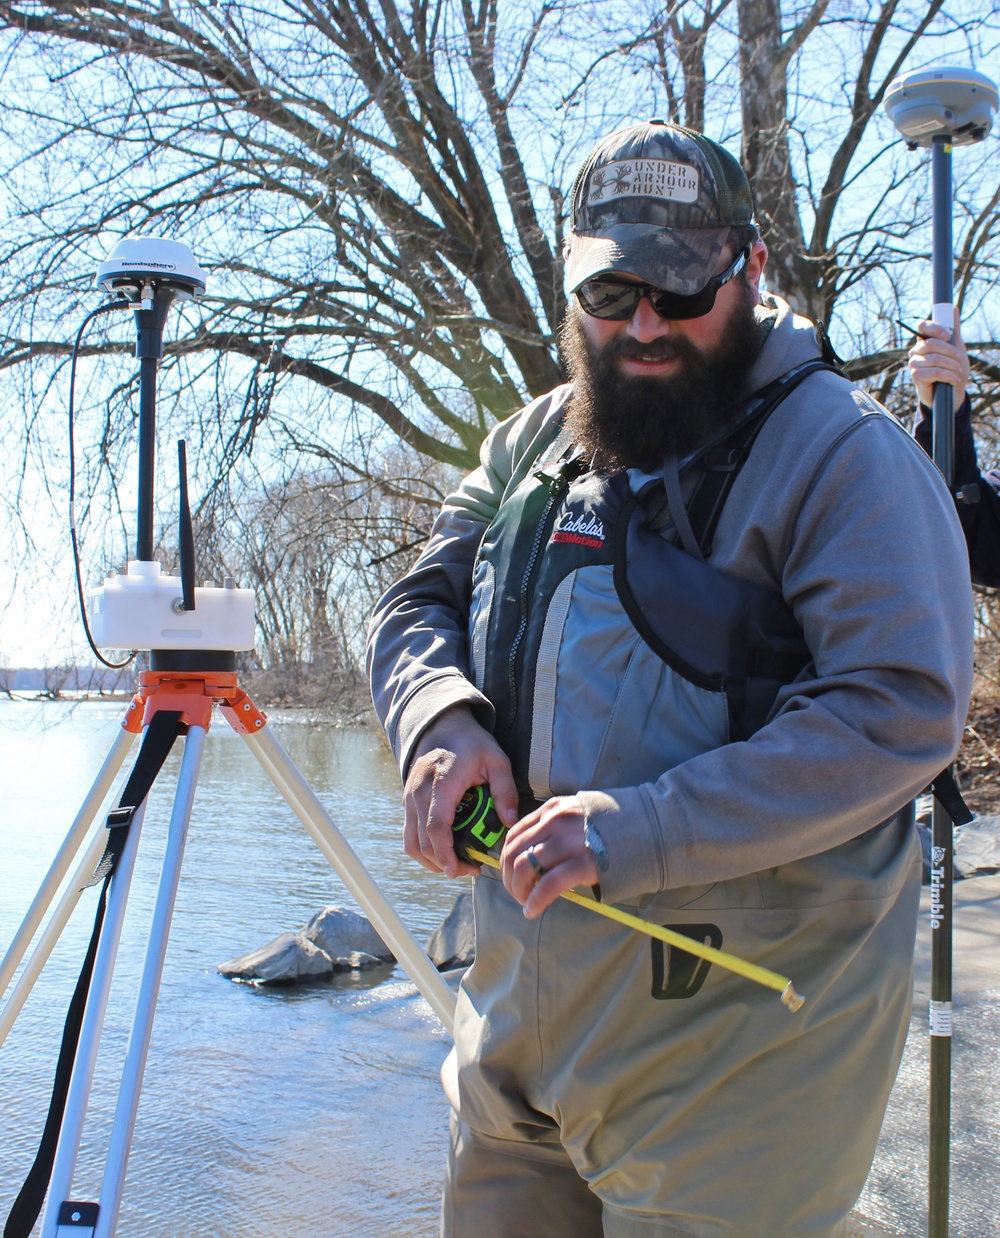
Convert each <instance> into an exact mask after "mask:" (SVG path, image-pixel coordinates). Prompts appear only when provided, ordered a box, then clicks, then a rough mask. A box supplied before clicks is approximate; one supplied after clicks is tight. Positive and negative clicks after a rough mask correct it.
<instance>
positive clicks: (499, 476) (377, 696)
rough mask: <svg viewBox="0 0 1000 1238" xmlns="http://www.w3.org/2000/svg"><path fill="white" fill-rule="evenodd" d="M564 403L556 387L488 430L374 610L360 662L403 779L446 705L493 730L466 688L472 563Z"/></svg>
mask: <svg viewBox="0 0 1000 1238" xmlns="http://www.w3.org/2000/svg"><path fill="white" fill-rule="evenodd" d="M565 394H566V389H565V388H558V389H557V390H556V391H555V392H551V393H549V395H547V396H543V397H541V398H540V399H538V400H535V401H534V402H533V403H532V404H529V405H528V406H527V407H526V408H524V409H522V410H521V411H520V412H519V413H516V414H515V415H514V416H513V417H510V418H508V419H507V420H506V421H504V422H502V423H501V424H500V425H498V426H496V427H495V428H494V430H493V431H492V432H491V433H490V434H489V435H488V436H487V438H486V440H485V442H484V443H483V446H482V449H481V451H480V465H479V468H477V469H475V470H473V472H471V473H470V474H469V475H468V476H467V477H466V478H465V479H464V480H463V481H462V482H461V483H460V485H459V486H458V487H457V489H456V490H455V491H454V492H453V493H452V494H450V495H449V496H448V498H447V499H446V500H445V502H444V505H443V506H442V508H441V511H440V512H439V513H438V517H437V519H436V520H435V522H434V526H433V528H432V530H431V535H430V538H429V540H428V542H427V545H426V547H425V548H424V551H423V553H422V554H421V555H420V558H419V559H418V560H417V561H416V563H415V564H414V565H413V567H412V568H411V570H410V571H409V572H408V573H407V574H406V575H405V576H404V577H403V578H402V579H401V580H398V581H397V582H396V583H395V584H394V585H393V586H392V587H391V588H390V589H388V590H387V591H386V593H385V594H384V595H383V596H382V597H381V598H380V599H379V602H378V604H377V606H376V607H375V611H374V613H373V615H372V618H371V622H370V624H369V628H368V644H367V655H366V663H367V669H368V676H369V681H370V683H371V689H372V700H373V702H374V705H375V712H376V713H377V714H378V717H379V721H380V722H381V723H382V725H383V727H385V731H386V735H387V736H388V739H389V743H390V745H391V746H392V750H393V753H394V754H395V757H396V761H397V763H398V765H399V768H400V771H401V773H402V774H403V776H404V778H405V776H406V770H407V768H408V766H409V763H410V759H411V757H412V754H413V750H414V748H415V746H416V744H417V741H418V740H419V738H420V736H421V734H422V733H423V732H424V731H425V730H426V729H427V727H428V726H429V725H430V724H431V723H432V722H433V721H434V719H435V718H437V717H439V716H440V715H441V714H442V713H444V711H445V710H447V709H449V708H451V707H452V706H455V705H467V706H469V708H470V709H471V710H472V711H473V714H474V715H475V716H476V719H477V721H478V722H480V723H481V725H482V726H484V727H485V728H486V729H487V730H490V729H492V726H493V720H494V713H493V706H492V705H491V704H490V702H489V701H488V700H487V698H486V697H485V696H484V695H483V694H482V693H481V692H480V691H479V690H478V689H477V688H476V686H475V684H474V683H473V682H472V673H471V666H470V659H469V647H468V620H469V605H470V600H471V589H472V575H473V570H474V567H475V561H476V555H477V553H478V550H479V543H480V541H481V540H482V536H483V533H484V532H485V531H486V529H487V527H488V526H489V524H490V521H491V520H492V519H493V517H494V516H495V515H496V512H497V509H498V508H499V506H500V502H501V499H502V498H503V496H504V494H505V493H506V491H507V490H508V488H509V487H510V486H512V485H516V484H518V483H519V481H520V480H521V477H522V476H523V474H524V472H525V471H526V469H527V468H528V467H529V466H530V463H531V462H532V461H533V460H534V459H535V458H536V457H537V455H538V452H539V451H540V450H543V449H544V445H545V444H546V443H547V442H548V441H550V440H551V439H552V438H553V437H554V434H555V431H556V430H557V429H558V424H559V417H558V414H559V410H560V407H561V403H562V399H563V398H564V396H565Z"/></svg>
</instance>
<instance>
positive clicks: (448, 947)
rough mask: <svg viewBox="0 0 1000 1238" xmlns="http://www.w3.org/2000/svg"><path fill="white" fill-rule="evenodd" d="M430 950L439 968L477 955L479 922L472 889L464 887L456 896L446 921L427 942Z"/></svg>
mask: <svg viewBox="0 0 1000 1238" xmlns="http://www.w3.org/2000/svg"><path fill="white" fill-rule="evenodd" d="M427 953H428V954H429V955H430V958H431V962H432V963H433V964H434V966H435V967H436V968H437V969H438V971H447V970H448V969H449V968H452V967H468V966H469V965H470V964H471V963H472V961H473V959H474V958H475V957H476V922H475V919H474V917H473V914H472V891H471V890H463V891H462V893H461V894H459V895H458V897H457V898H456V899H455V901H454V903H453V904H452V908H451V911H449V912H448V915H447V917H446V918H445V921H444V923H443V924H442V925H441V926H440V928H436V929H435V930H434V933H433V935H432V937H431V939H430V941H429V942H428V943H427Z"/></svg>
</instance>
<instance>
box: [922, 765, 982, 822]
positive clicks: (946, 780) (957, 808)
mask: <svg viewBox="0 0 1000 1238" xmlns="http://www.w3.org/2000/svg"><path fill="white" fill-rule="evenodd" d="M928 790H929V791H930V793H931V794H932V795H933V796H934V798H935V799H936V800H937V802H938V803H939V804H940V805H941V807H942V808H943V809H944V810H945V812H946V813H947V814H948V816H949V817H951V820H952V824H954V825H968V824H969V822H970V821H974V820H975V815H974V814H973V812H972V810H971V809H970V808H969V805H968V804H967V803H966V802H965V800H964V799H962V792H961V791H959V789H958V783H957V782H956V781H955V775H954V774H953V773H952V772H951V766H950V765H949V766H948V768H947V769H943V770H942V771H941V773H940V774H938V776H937V777H936V778H935V779H934V781H933V782H932V783H931V785H930V787H929V788H928Z"/></svg>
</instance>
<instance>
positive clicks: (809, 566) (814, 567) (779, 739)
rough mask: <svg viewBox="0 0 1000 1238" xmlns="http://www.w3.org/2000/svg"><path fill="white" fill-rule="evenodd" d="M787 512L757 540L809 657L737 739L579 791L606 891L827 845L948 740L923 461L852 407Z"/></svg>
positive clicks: (957, 627) (946, 680)
mask: <svg viewBox="0 0 1000 1238" xmlns="http://www.w3.org/2000/svg"><path fill="white" fill-rule="evenodd" d="M887 479H888V480H887ZM767 501H768V500H767V498H766V497H764V498H762V499H760V500H759V502H760V503H762V504H766V503H767ZM793 516H794V518H793V519H791V520H789V521H786V526H787V532H786V535H785V537H784V539H783V540H784V544H783V545H782V544H778V543H779V542H780V541H781V539H779V538H778V537H777V535H776V533H773V532H772V534H770V537H771V543H770V545H769V548H768V549H769V553H771V555H772V557H773V560H774V562H776V563H780V564H783V567H781V568H780V573H781V588H782V592H783V594H784V596H785V600H786V601H787V602H788V604H789V605H790V606H791V607H792V609H793V611H794V613H795V615H796V618H797V619H798V622H799V623H800V625H801V627H802V629H803V632H804V634H805V638H806V641H807V643H808V646H809V649H810V651H811V653H812V656H813V663H812V665H811V666H810V667H808V668H807V669H806V671H805V672H803V674H802V675H801V676H800V677H799V679H798V680H797V681H796V682H795V683H793V684H791V685H789V686H787V687H786V688H785V689H783V690H782V692H781V693H780V694H779V697H778V700H777V702H776V706H775V710H774V711H773V713H772V717H771V719H770V721H769V722H768V723H767V724H766V725H765V726H764V727H763V728H762V729H761V730H759V731H758V732H757V733H756V734H755V735H753V736H752V737H751V738H750V739H749V740H747V741H745V742H738V743H731V744H727V745H725V746H723V747H721V748H717V749H714V750H713V751H710V752H707V753H704V754H702V755H700V756H697V757H695V758H693V759H691V760H689V761H686V762H684V763H683V764H681V765H678V766H677V767H675V768H674V769H671V770H669V771H668V772H666V773H665V774H664V775H663V776H662V777H660V778H659V779H658V781H656V782H651V783H645V784H643V785H640V786H636V787H624V788H616V789H610V790H607V791H605V790H600V791H585V792H583V793H582V798H583V801H584V805H585V812H586V816H587V823H588V827H589V828H590V829H592V830H593V829H596V830H597V832H598V833H599V835H600V837H601V839H602V840H603V842H604V844H605V846H606V848H607V852H608V855H607V862H608V863H607V871H606V872H602V875H601V885H602V890H603V892H604V897H605V898H606V899H608V900H610V901H615V900H620V899H622V898H628V897H634V896H635V895H637V894H642V893H648V892H651V891H653V890H656V889H665V888H671V887H677V886H686V885H693V884H700V883H704V882H712V881H720V880H725V879H727V878H731V877H737V876H741V875H744V874H748V873H752V872H758V871H761V870H763V869H768V868H772V867H776V866H778V865H780V864H784V863H788V862H791V861H793V860H797V859H801V858H803V857H805V856H808V855H814V854H818V853H820V852H823V851H826V850H829V849H830V848H832V847H835V846H837V845H839V844H841V843H843V842H846V841H847V840H849V839H851V838H854V837H856V836H857V835H859V834H861V833H863V832H864V831H865V830H868V829H870V828H872V827H873V826H875V825H877V824H878V823H879V822H880V821H883V820H885V819H886V818H888V817H890V816H891V815H892V814H893V813H895V812H897V811H898V810H899V809H900V808H901V807H902V806H903V805H904V804H905V803H906V802H907V801H908V800H909V799H910V798H912V796H913V795H915V794H916V793H918V792H919V791H920V790H922V789H923V788H924V787H925V786H927V784H928V783H929V782H930V781H931V779H932V778H933V777H934V776H935V775H936V774H937V773H939V772H940V770H942V769H943V768H944V767H945V766H946V765H947V764H948V762H949V761H950V760H951V759H952V758H953V757H954V755H955V753H956V751H957V748H958V744H959V741H960V739H961V735H962V729H963V726H964V722H965V714H966V709H967V707H968V700H969V694H970V691H971V681H972V638H973V613H972V597H971V587H970V583H969V574H968V561H967V558H966V553H965V546H964V543H963V538H962V533H961V530H960V528H959V525H958V521H957V519H956V516H955V512H954V507H953V504H952V500H951V496H950V495H949V494H948V491H947V490H946V488H945V487H944V485H943V484H942V482H941V479H940V477H939V475H938V474H937V472H936V470H934V469H933V467H932V466H931V465H930V463H929V461H928V460H927V459H926V457H925V456H924V455H923V453H922V452H921V451H920V449H919V448H918V447H917V445H916V444H915V443H914V442H913V440H912V439H910V438H909V436H908V435H907V434H906V432H905V431H904V430H903V429H902V428H901V427H900V426H899V425H898V423H896V422H894V421H893V420H891V419H890V418H889V417H887V416H885V415H875V416H866V417H863V418H861V419H860V420H859V421H857V422H855V423H854V424H853V425H852V426H851V427H850V428H849V429H848V430H846V431H844V432H843V433H841V434H840V435H839V436H838V437H837V439H836V440H835V441H834V442H833V443H832V444H831V445H830V447H829V448H828V449H827V450H826V451H825V453H824V454H823V455H822V456H821V457H820V459H819V462H818V464H817V465H816V467H815V468H814V469H813V470H812V475H811V476H810V477H809V478H808V479H807V482H806V485H805V486H804V488H803V491H802V495H801V499H800V501H799V502H798V503H797V506H796V511H795V512H794V513H793ZM775 527H777V525H775ZM757 536H759V537H760V538H761V540H762V541H763V540H766V538H767V537H768V536H769V535H768V534H767V533H766V531H761V529H760V528H758V530H757Z"/></svg>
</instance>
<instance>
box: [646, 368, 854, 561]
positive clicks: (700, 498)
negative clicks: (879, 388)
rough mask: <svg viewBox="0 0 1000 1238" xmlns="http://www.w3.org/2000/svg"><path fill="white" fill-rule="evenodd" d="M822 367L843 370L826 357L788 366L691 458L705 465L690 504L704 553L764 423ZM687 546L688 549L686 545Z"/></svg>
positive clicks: (693, 521)
mask: <svg viewBox="0 0 1000 1238" xmlns="http://www.w3.org/2000/svg"><path fill="white" fill-rule="evenodd" d="M819 370H829V371H831V373H834V374H838V375H840V374H841V372H840V370H838V369H837V368H836V366H833V365H829V364H827V362H826V361H807V362H806V363H805V364H804V365H800V366H797V367H796V368H795V369H794V370H789V371H788V373H787V374H782V376H781V377H780V378H778V379H776V380H775V381H774V382H773V383H769V384H768V385H767V386H766V387H763V388H761V390H760V391H758V392H757V394H756V395H755V396H754V402H753V403H752V404H751V406H750V408H749V409H748V410H747V412H746V413H745V414H744V416H743V417H742V418H741V419H740V420H739V421H738V422H737V424H736V426H735V427H734V428H733V429H732V430H731V431H730V432H729V433H728V434H727V435H726V436H725V438H724V439H723V441H722V442H717V443H715V444H709V446H708V448H707V449H706V450H705V451H704V452H703V453H702V455H701V456H700V457H696V458H695V459H694V460H693V461H692V463H694V464H697V463H699V462H700V463H701V465H702V467H703V468H704V472H703V473H702V475H701V477H700V478H699V479H698V483H697V486H696V487H695V491H694V494H693V495H692V496H691V502H690V503H689V504H688V516H689V518H690V522H691V528H692V529H693V530H694V531H695V533H696V535H697V539H698V545H699V546H700V548H701V550H702V553H703V555H708V554H710V553H711V549H712V538H713V537H714V536H715V527H716V525H717V524H718V523H719V517H720V516H721V515H722V509H723V507H725V505H726V499H727V498H728V497H729V491H730V490H731V489H732V486H733V482H734V481H735V480H736V478H737V477H738V476H739V472H740V469H742V467H743V465H744V464H746V462H747V457H748V456H749V455H750V449H751V448H752V447H753V445H754V443H755V442H756V441H757V435H758V434H759V433H760V432H761V430H762V429H763V428H764V423H765V422H766V421H767V419H768V417H770V415H771V414H772V413H773V412H774V410H775V409H776V408H777V407H778V405H779V404H780V403H781V402H782V400H784V399H785V397H786V396H789V395H791V393H792V392H793V391H794V390H795V388H796V387H797V386H798V385H799V383H801V382H802V380H803V379H805V378H808V377H809V375H810V374H815V373H817V372H818V371H819ZM841 377H843V375H841ZM672 506H673V504H671V507H672ZM674 523H676V520H675V522H674ZM685 549H686V550H687V546H686V545H685ZM688 553H689V554H690V553H691V552H690V551H688Z"/></svg>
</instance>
